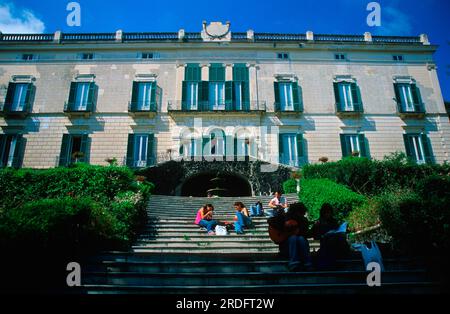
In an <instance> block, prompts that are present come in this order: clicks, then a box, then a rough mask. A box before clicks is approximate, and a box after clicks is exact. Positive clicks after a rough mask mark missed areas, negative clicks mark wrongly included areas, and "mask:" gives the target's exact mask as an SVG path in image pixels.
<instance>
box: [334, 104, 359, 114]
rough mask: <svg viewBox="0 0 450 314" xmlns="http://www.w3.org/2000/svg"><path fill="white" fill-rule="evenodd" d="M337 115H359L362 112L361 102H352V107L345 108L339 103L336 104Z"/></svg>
mask: <svg viewBox="0 0 450 314" xmlns="http://www.w3.org/2000/svg"><path fill="white" fill-rule="evenodd" d="M335 106H336V113H337V114H338V115H361V114H362V113H363V112H364V109H363V106H362V104H353V108H345V107H344V106H342V105H341V104H336V105H335Z"/></svg>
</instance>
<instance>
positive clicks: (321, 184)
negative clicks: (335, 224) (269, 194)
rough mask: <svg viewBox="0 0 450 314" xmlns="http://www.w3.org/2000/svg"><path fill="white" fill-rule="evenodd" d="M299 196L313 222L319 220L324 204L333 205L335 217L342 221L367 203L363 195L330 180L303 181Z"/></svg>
mask: <svg viewBox="0 0 450 314" xmlns="http://www.w3.org/2000/svg"><path fill="white" fill-rule="evenodd" d="M299 196H300V201H301V202H303V203H304V204H305V205H306V207H307V208H308V216H309V218H310V219H311V220H316V219H318V218H319V215H320V208H321V207H322V205H323V204H324V203H329V204H331V205H332V206H333V207H334V208H335V210H336V212H335V217H336V218H337V219H338V220H339V221H342V220H344V219H345V218H346V217H347V216H348V214H349V213H350V212H351V211H352V209H354V208H356V207H358V206H361V205H362V204H364V203H365V202H366V198H365V197H364V196H363V195H360V194H358V193H355V192H353V191H352V190H350V189H349V188H347V187H346V186H344V185H341V184H337V183H335V182H333V181H331V180H328V179H312V180H305V179H302V180H301V181H300V194H299Z"/></svg>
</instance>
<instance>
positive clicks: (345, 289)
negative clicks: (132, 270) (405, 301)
mask: <svg viewBox="0 0 450 314" xmlns="http://www.w3.org/2000/svg"><path fill="white" fill-rule="evenodd" d="M79 290H80V292H81V293H86V294H173V295H186V294H214V295H227V294H243V295H244V294H245V295H251V294H269V295H270V294H280V293H283V294H297V295H298V294H319V293H320V294H321V295H324V294H332V295H336V294H361V293H364V294H398V293H402V294H404V293H405V291H407V292H408V294H410V295H411V294H412V295H414V294H420V295H423V294H426V293H439V292H440V291H441V290H440V287H439V286H438V285H436V284H435V283H433V282H417V281H410V282H401V283H385V284H383V285H382V286H381V287H368V286H367V284H366V283H355V284H311V285H306V284H304V285H298V284H295V285H246V286H242V285H238V286H225V287H224V286H222V285H218V286H212V285H205V286H193V285H173V286H142V285H139V286H131V285H130V286H117V285H83V287H81V288H80V289H79ZM280 291H281V292H280Z"/></svg>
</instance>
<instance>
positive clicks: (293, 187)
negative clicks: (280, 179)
mask: <svg viewBox="0 0 450 314" xmlns="http://www.w3.org/2000/svg"><path fill="white" fill-rule="evenodd" d="M283 192H284V193H285V194H287V193H297V181H296V180H295V179H289V180H287V181H284V183H283Z"/></svg>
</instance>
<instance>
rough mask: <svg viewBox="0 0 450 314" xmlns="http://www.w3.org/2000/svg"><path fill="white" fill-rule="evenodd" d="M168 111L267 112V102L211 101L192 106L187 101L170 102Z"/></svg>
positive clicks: (199, 102)
mask: <svg viewBox="0 0 450 314" xmlns="http://www.w3.org/2000/svg"><path fill="white" fill-rule="evenodd" d="M168 111H175V112H177V111H178V112H237V113H239V112H260V111H266V102H265V101H247V102H245V101H244V102H241V103H236V102H225V103H211V102H209V101H198V102H197V103H196V104H194V105H191V104H188V103H187V102H186V101H181V100H176V101H169V103H168Z"/></svg>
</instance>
